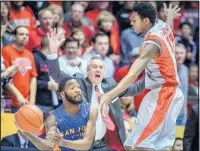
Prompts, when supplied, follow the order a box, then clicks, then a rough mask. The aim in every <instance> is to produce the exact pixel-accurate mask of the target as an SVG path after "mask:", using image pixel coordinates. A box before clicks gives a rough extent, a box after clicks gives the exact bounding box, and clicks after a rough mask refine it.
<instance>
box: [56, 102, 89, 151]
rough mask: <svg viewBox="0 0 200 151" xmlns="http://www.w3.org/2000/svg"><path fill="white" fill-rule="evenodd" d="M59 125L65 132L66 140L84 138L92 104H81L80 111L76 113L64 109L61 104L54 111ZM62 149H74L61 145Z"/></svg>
mask: <svg viewBox="0 0 200 151" xmlns="http://www.w3.org/2000/svg"><path fill="white" fill-rule="evenodd" d="M53 115H54V116H55V119H56V122H57V127H58V129H59V131H60V132H62V133H63V134H64V139H65V140H71V141H73V140H80V139H83V134H84V132H85V128H86V125H87V122H88V120H89V115H90V104H84V103H82V104H80V105H79V111H78V112H77V114H76V115H69V114H68V113H66V112H65V111H64V106H63V105H61V106H59V107H58V108H57V109H56V110H55V111H54V112H53ZM60 148H61V150H62V151H73V149H69V148H66V147H62V146H60Z"/></svg>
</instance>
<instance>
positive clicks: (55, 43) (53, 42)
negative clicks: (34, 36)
mask: <svg viewBox="0 0 200 151" xmlns="http://www.w3.org/2000/svg"><path fill="white" fill-rule="evenodd" d="M47 37H48V40H49V51H50V53H57V50H58V48H59V47H60V46H61V44H62V43H63V42H64V41H65V38H64V37H63V33H62V31H61V30H60V29H58V30H56V28H54V29H51V30H50V33H47Z"/></svg>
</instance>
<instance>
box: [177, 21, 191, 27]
mask: <svg viewBox="0 0 200 151" xmlns="http://www.w3.org/2000/svg"><path fill="white" fill-rule="evenodd" d="M184 25H188V26H190V28H192V25H191V24H190V23H189V22H183V23H181V24H180V26H179V28H180V29H181V28H182V27H183V26H184Z"/></svg>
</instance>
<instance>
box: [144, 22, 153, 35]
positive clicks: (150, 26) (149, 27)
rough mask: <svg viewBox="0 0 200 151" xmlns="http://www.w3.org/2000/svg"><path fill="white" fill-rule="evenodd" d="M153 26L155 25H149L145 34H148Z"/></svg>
mask: <svg viewBox="0 0 200 151" xmlns="http://www.w3.org/2000/svg"><path fill="white" fill-rule="evenodd" d="M152 27H153V25H152V24H149V25H147V28H146V31H145V33H144V34H147V33H148V32H149V30H150V29H151V28H152Z"/></svg>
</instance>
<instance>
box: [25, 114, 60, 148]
mask: <svg viewBox="0 0 200 151" xmlns="http://www.w3.org/2000/svg"><path fill="white" fill-rule="evenodd" d="M45 128H46V138H45V139H42V138H40V137H38V136H36V135H35V134H33V133H29V132H22V134H23V135H24V136H25V137H26V138H27V139H28V140H30V141H31V142H32V143H33V144H34V145H35V146H36V147H37V148H38V149H39V150H44V151H45V150H53V148H54V143H53V142H52V141H51V139H52V138H51V137H52V135H50V133H55V132H57V123H56V120H55V117H54V115H49V116H48V117H47V119H46V120H45Z"/></svg>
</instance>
